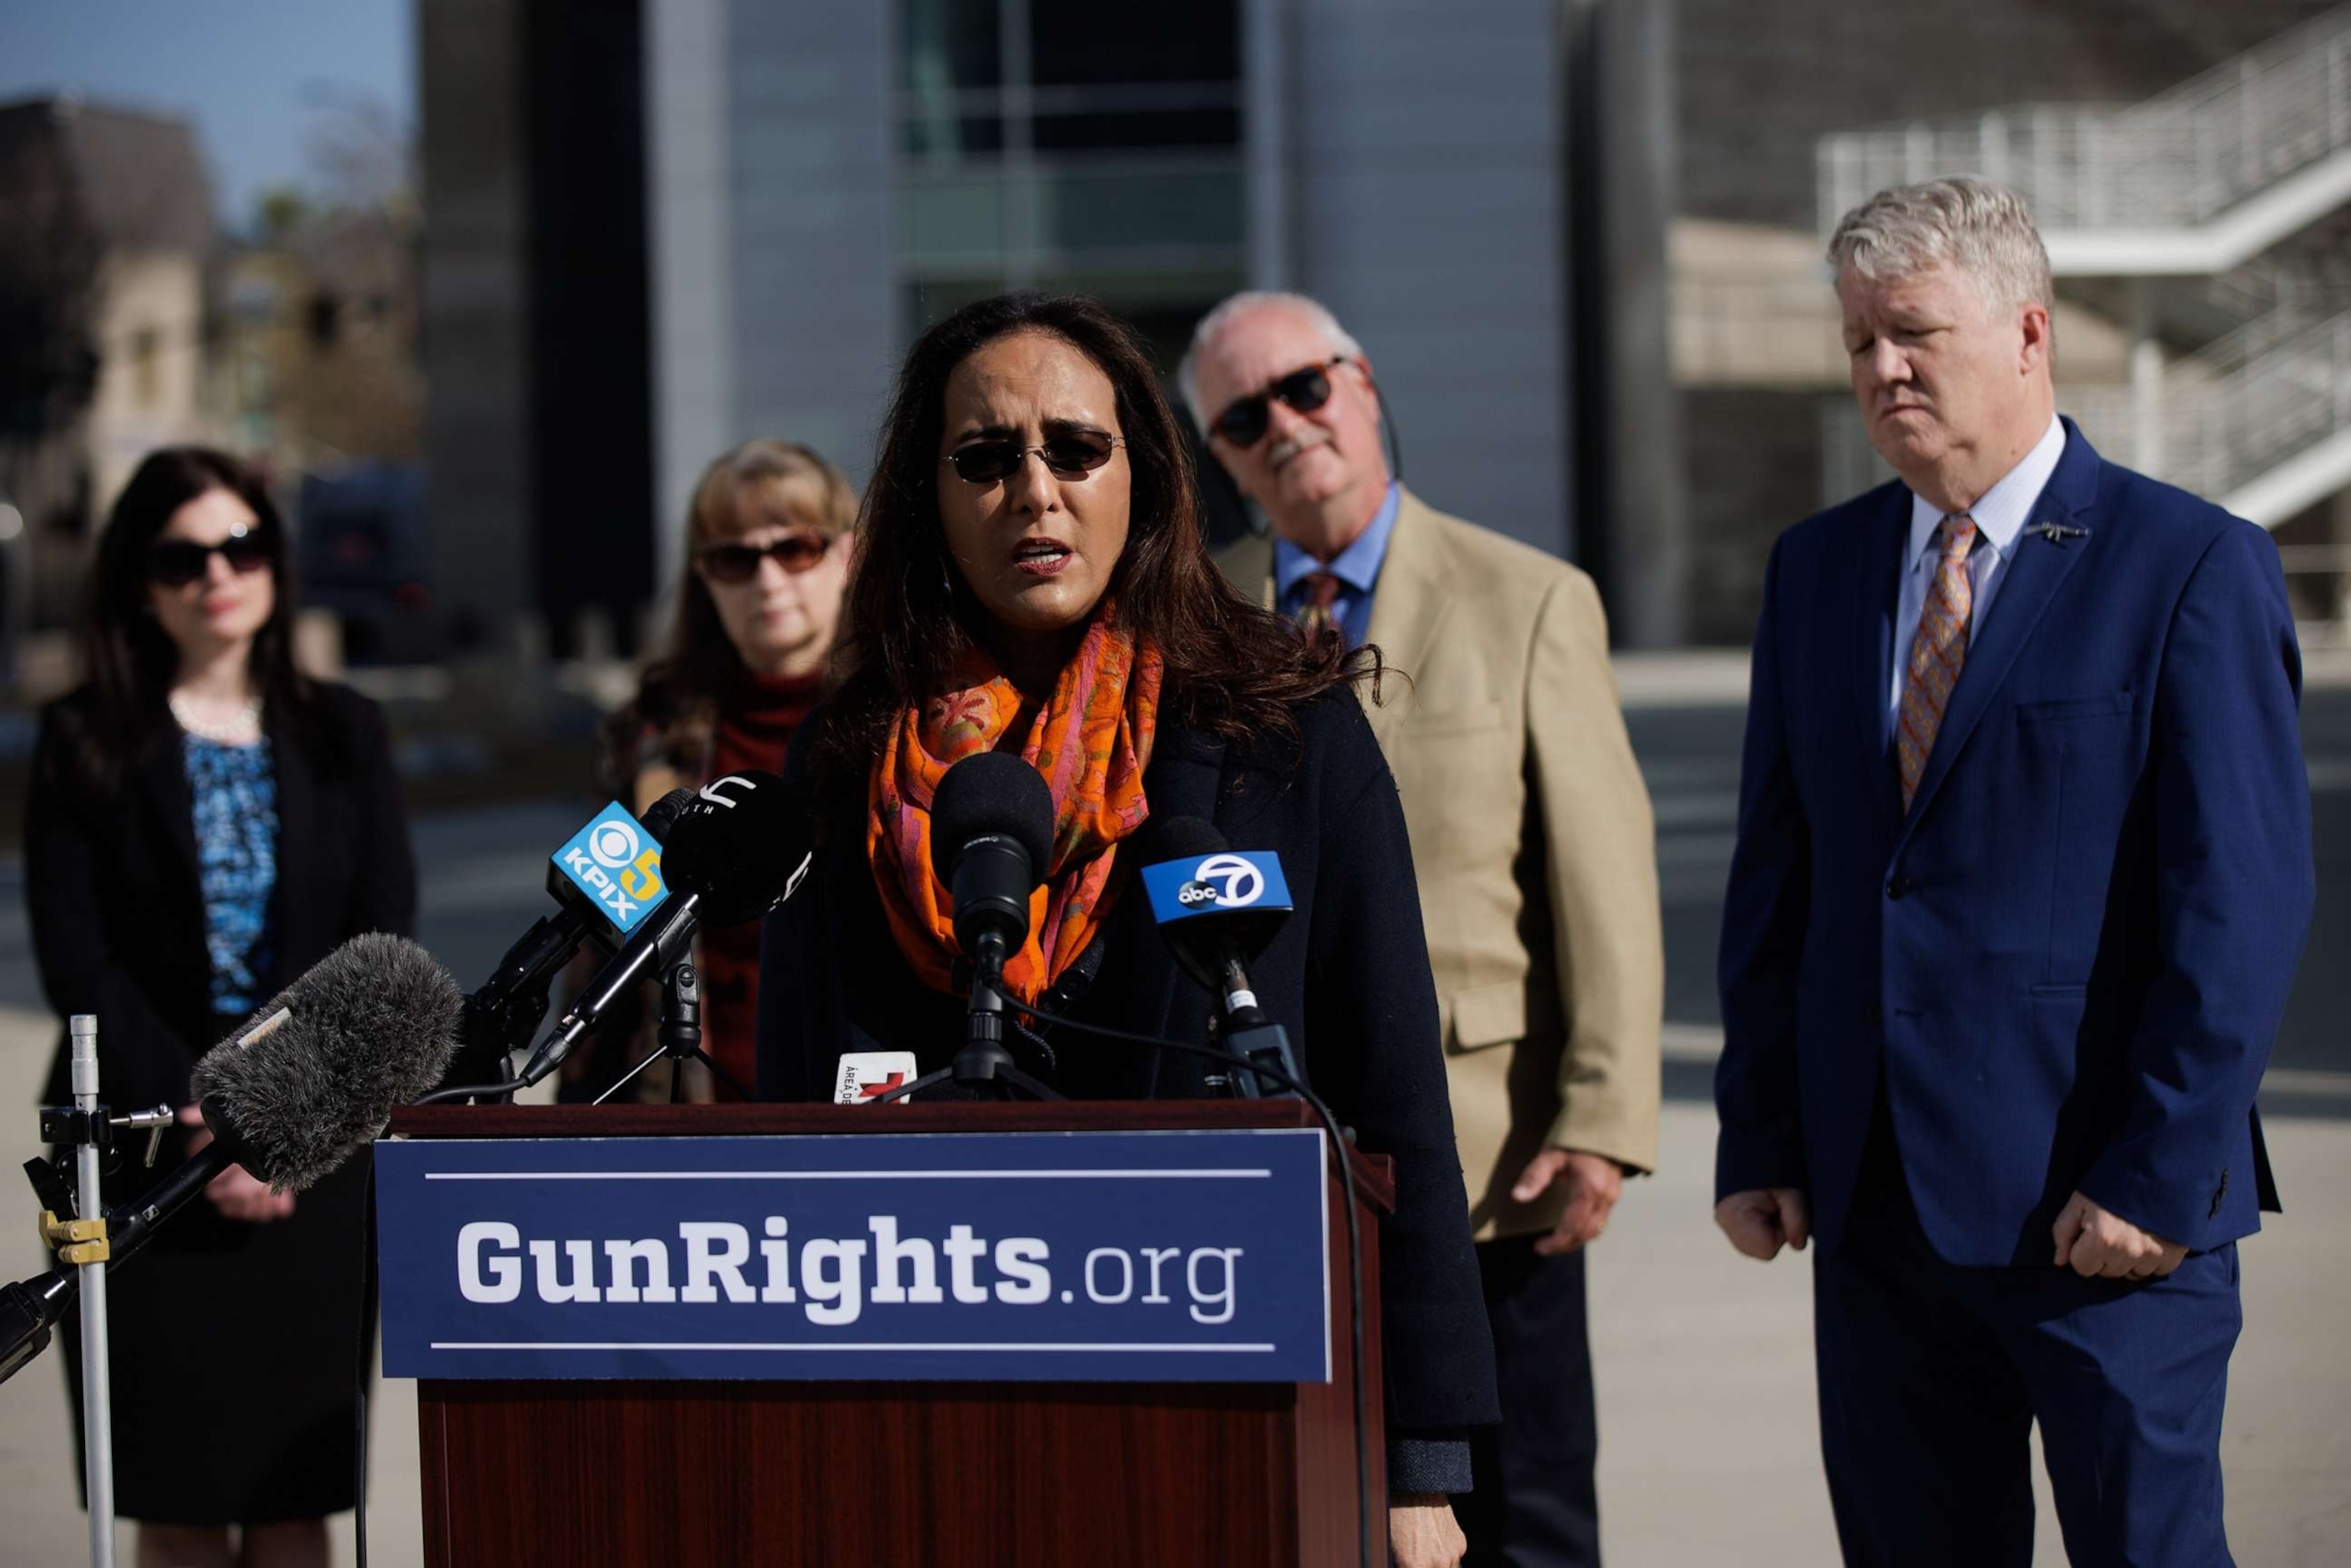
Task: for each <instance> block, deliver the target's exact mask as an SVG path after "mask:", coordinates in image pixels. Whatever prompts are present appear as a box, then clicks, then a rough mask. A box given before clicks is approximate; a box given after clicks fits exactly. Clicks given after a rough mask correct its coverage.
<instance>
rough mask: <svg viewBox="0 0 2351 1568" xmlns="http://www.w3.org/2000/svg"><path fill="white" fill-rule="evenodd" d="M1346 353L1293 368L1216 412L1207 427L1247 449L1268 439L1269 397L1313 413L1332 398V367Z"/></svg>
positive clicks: (1270, 415) (1270, 414)
mask: <svg viewBox="0 0 2351 1568" xmlns="http://www.w3.org/2000/svg"><path fill="white" fill-rule="evenodd" d="M1348 359H1349V356H1348V355H1345V354H1333V355H1332V356H1331V357H1330V358H1329V359H1327V360H1325V361H1322V363H1321V364H1319V365H1309V366H1307V367H1306V368H1305V369H1304V370H1302V371H1290V373H1289V374H1288V375H1286V376H1283V377H1282V378H1280V380H1279V381H1277V382H1274V383H1273V384H1272V385H1271V386H1270V387H1268V388H1266V389H1265V391H1263V392H1257V393H1253V394H1252V395H1250V396H1249V397H1245V398H1241V399H1239V400H1238V401H1237V402H1233V403H1232V404H1230V405H1229V406H1228V407H1227V408H1226V410H1225V412H1224V413H1220V414H1218V415H1217V417H1216V419H1215V420H1214V421H1213V422H1212V423H1210V424H1209V426H1208V428H1209V429H1210V430H1211V431H1214V432H1215V433H1216V434H1218V435H1221V436H1223V437H1224V438H1225V439H1226V440H1227V441H1229V442H1231V443H1232V444H1234V445H1235V446H1238V447H1240V448H1242V449H1244V450H1246V449H1248V448H1249V447H1251V446H1255V445H1256V444H1258V443H1259V442H1260V441H1262V440H1264V439H1265V431H1266V426H1267V425H1268V424H1270V423H1272V413H1273V411H1272V410H1271V409H1270V408H1269V407H1268V406H1267V404H1268V402H1269V401H1270V400H1271V399H1273V398H1280V400H1281V401H1282V402H1286V403H1288V404H1289V405H1290V407H1292V408H1294V409H1296V410H1297V411H1298V412H1299V413H1313V412H1314V411H1315V410H1316V409H1318V408H1321V407H1322V405H1323V404H1324V403H1326V402H1330V401H1331V374H1330V372H1331V370H1332V367H1333V366H1336V365H1343V364H1345V363H1346V362H1347V361H1348Z"/></svg>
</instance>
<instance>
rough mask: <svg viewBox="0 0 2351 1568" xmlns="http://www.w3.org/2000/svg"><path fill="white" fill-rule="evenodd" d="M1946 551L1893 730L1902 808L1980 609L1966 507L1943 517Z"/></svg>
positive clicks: (1923, 613)
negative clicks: (1971, 564)
mask: <svg viewBox="0 0 2351 1568" xmlns="http://www.w3.org/2000/svg"><path fill="white" fill-rule="evenodd" d="M1942 532H1943V553H1942V556H1941V558H1940V559H1938V560H1937V561H1936V563H1935V580H1934V582H1933V583H1932V584H1930V585H1929V586H1928V590H1927V602H1926V603H1925V604H1923V605H1921V606H1920V607H1919V610H1918V634H1917V636H1916V637H1913V638H1912V639H1911V640H1910V664H1909V670H1908V675H1907V679H1905V680H1904V681H1903V683H1902V716H1901V720H1900V722H1899V724H1898V725H1897V726H1896V729H1895V734H1894V749H1895V753H1896V756H1897V757H1898V758H1900V760H1901V764H1902V810H1904V811H1906V812H1907V811H1908V810H1910V798H1911V797H1912V796H1914V795H1916V794H1917V792H1918V779H1919V778H1920V777H1921V776H1922V775H1924V774H1925V773H1926V771H1927V758H1928V757H1929V756H1931V755H1933V753H1934V750H1935V735H1936V732H1937V731H1938V730H1939V729H1941V728H1942V727H1943V710H1944V709H1945V708H1946V707H1948V706H1950V701H1951V688H1952V687H1953V686H1954V685H1958V684H1959V669H1960V666H1962V665H1964V664H1966V663H1967V662H1968V616H1969V614H1970V612H1971V611H1972V610H1973V609H1974V608H1975V598H1976V589H1975V581H1974V580H1973V579H1971V578H1970V577H1969V576H1968V552H1969V551H1970V549H1974V548H1975V542H1976V520H1975V519H1974V518H1973V517H1969V516H1968V515H1967V514H1966V513H1964V512H1959V513H1954V514H1953V515H1952V516H1950V517H1945V518H1944V519H1943V529H1942Z"/></svg>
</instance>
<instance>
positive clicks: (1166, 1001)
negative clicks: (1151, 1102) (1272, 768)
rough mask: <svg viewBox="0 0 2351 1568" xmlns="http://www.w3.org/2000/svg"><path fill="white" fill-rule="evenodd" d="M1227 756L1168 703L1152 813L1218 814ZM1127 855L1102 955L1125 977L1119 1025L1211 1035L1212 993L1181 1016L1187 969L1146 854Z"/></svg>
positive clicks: (1210, 817)
mask: <svg viewBox="0 0 2351 1568" xmlns="http://www.w3.org/2000/svg"><path fill="white" fill-rule="evenodd" d="M1224 759H1225V748H1224V744H1223V742H1221V741H1219V740H1217V739H1216V738H1215V737H1213V736H1206V735H1201V734H1198V733H1196V731H1194V730H1192V729H1191V728H1189V727H1186V725H1185V724H1184V723H1183V722H1182V721H1181V720H1180V719H1176V718H1174V717H1172V716H1168V715H1167V714H1165V712H1164V710H1163V713H1162V716H1161V718H1160V722H1159V733H1158V736H1157V737H1156V739H1155V742H1154V744H1153V748H1152V757H1151V767H1150V768H1149V770H1148V771H1147V772H1146V773H1145V774H1144V794H1145V797H1146V798H1147V799H1148V800H1150V802H1151V814H1152V815H1153V816H1154V817H1155V818H1159V819H1161V820H1163V821H1165V820H1167V819H1170V818H1175V817H1197V818H1199V819H1200V820H1201V821H1214V820H1215V818H1216V814H1217V793H1218V785H1219V783H1220V781H1221V779H1223V776H1224ZM1120 859H1121V862H1122V864H1121V867H1120V871H1121V874H1122V876H1123V878H1124V879H1127V885H1126V890H1125V892H1124V893H1123V894H1122V895H1121V896H1120V899H1119V911H1118V913H1117V914H1116V915H1113V917H1112V930H1111V933H1110V936H1109V937H1108V940H1109V942H1110V944H1111V946H1110V949H1109V950H1108V951H1107V952H1106V953H1105V954H1104V955H1103V963H1102V969H1103V971H1104V972H1105V973H1109V974H1114V975H1117V976H1119V977H1120V986H1121V995H1120V997H1119V998H1118V1002H1117V1007H1116V1009H1115V1016H1116V1018H1117V1020H1118V1021H1117V1027H1119V1028H1122V1029H1126V1030H1133V1031H1134V1032H1135V1033H1137V1034H1149V1035H1156V1036H1158V1037H1159V1038H1161V1039H1163V1040H1197V1039H1200V1038H1203V1036H1204V1031H1205V1030H1207V1012H1206V993H1200V996H1201V1005H1202V1010H1201V1013H1200V1016H1199V1017H1198V1018H1196V1019H1176V1018H1175V1016H1174V1015H1175V1010H1176V988H1175V987H1176V981H1177V980H1178V979H1179V978H1180V974H1179V972H1178V970H1177V969H1176V967H1175V960H1174V958H1172V957H1171V956H1169V955H1168V952H1167V944H1166V941H1165V938H1163V937H1162V936H1160V935H1159V925H1158V922H1157V921H1155V919H1153V918H1152V915H1151V901H1150V900H1149V899H1148V898H1146V897H1145V896H1144V892H1143V887H1142V884H1141V882H1140V880H1139V878H1138V875H1137V873H1140V871H1141V870H1142V862H1140V861H1139V860H1138V861H1136V862H1134V863H1132V864H1128V863H1124V862H1125V852H1124V851H1123V849H1122V851H1121V852H1120ZM1152 1061H1153V1062H1154V1063H1155V1066H1154V1067H1153V1069H1152V1076H1151V1081H1150V1087H1149V1088H1147V1089H1145V1090H1144V1091H1142V1092H1144V1094H1145V1095H1146V1097H1150V1096H1153V1095H1155V1093H1156V1092H1157V1080H1158V1078H1159V1076H1160V1075H1161V1074H1162V1073H1163V1072H1164V1071H1165V1069H1166V1066H1167V1062H1166V1059H1165V1057H1164V1056H1155V1057H1154V1058H1152Z"/></svg>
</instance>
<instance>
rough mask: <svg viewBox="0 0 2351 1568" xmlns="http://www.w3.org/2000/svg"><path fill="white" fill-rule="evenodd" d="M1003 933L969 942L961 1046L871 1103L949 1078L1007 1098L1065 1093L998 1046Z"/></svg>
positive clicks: (1061, 1096)
mask: <svg viewBox="0 0 2351 1568" xmlns="http://www.w3.org/2000/svg"><path fill="white" fill-rule="evenodd" d="M1006 956H1007V955H1006V943H1005V940H1004V934H1003V933H1002V932H1001V931H997V930H986V931H982V932H981V933H980V934H979V936H978V938H977V940H976V941H974V942H973V943H972V955H971V1008H970V1009H969V1011H968V1012H967V1014H966V1015H965V1016H966V1019H967V1033H966V1034H965V1036H964V1044H963V1049H962V1050H961V1051H956V1058H955V1061H953V1062H951V1063H949V1064H948V1065H947V1066H945V1067H942V1068H940V1069H938V1070H937V1071H935V1072H925V1073H924V1074H923V1075H922V1076H921V1077H920V1078H917V1079H915V1080H914V1082H911V1083H902V1084H900V1085H899V1086H898V1087H897V1088H895V1089H893V1090H891V1091H890V1092H888V1093H887V1094H877V1095H875V1096H874V1097H873V1101H872V1103H874V1104H877V1105H878V1104H881V1103H883V1102H884V1101H890V1100H904V1099H905V1098H906V1097H907V1096H908V1095H910V1094H913V1093H914V1092H915V1091H917V1090H921V1089H928V1088H931V1087H934V1086H935V1085H937V1084H940V1083H945V1082H948V1081H949V1080H950V1079H952V1080H953V1081H954V1082H956V1083H958V1084H960V1085H962V1086H963V1087H964V1088H966V1089H978V1090H983V1091H986V1092H990V1093H993V1094H996V1095H997V1096H998V1097H999V1098H1002V1099H1011V1098H1012V1097H1013V1096H1014V1095H1017V1094H1025V1095H1027V1096H1028V1097H1029V1099H1031V1100H1062V1099H1066V1098H1068V1096H1066V1095H1064V1094H1062V1093H1061V1092H1059V1091H1057V1090H1054V1089H1052V1088H1050V1087H1048V1086H1047V1085H1046V1084H1043V1083H1040V1082H1038V1081H1037V1080H1036V1079H1034V1078H1031V1077H1030V1076H1029V1074H1027V1073H1026V1072H1023V1071H1020V1069H1019V1068H1018V1067H1016V1066H1014V1065H1013V1063H1012V1053H1011V1052H1010V1051H1007V1050H1006V1049H1005V1048H1004V1011H1005V1009H1004V960H1005V957H1006Z"/></svg>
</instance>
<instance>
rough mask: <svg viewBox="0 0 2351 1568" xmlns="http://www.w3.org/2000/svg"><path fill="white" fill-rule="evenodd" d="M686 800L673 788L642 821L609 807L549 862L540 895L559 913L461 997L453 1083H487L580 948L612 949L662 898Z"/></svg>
mask: <svg viewBox="0 0 2351 1568" xmlns="http://www.w3.org/2000/svg"><path fill="white" fill-rule="evenodd" d="M693 800H694V791H693V790H691V789H673V790H671V791H670V792H669V793H668V794H666V795H664V796H663V797H662V798H661V799H660V800H656V801H654V802H653V804H652V805H651V806H649V807H647V808H646V809H645V814H644V818H643V821H639V820H638V819H637V818H634V817H632V816H630V815H629V813H628V812H627V811H625V810H622V807H621V804H620V802H619V801H617V800H616V801H614V802H612V803H611V805H608V806H606V807H605V808H604V809H603V810H601V811H599V812H597V813H596V815H595V816H594V817H593V818H591V819H590V820H589V821H588V823H587V825H586V826H584V827H582V828H581V829H580V831H578V832H576V833H574V834H572V835H571V837H570V839H569V841H566V842H565V843H564V845H563V846H562V848H560V849H559V850H557V851H556V852H554V853H553V854H551V855H549V857H548V867H547V891H548V892H549V893H550V894H554V895H555V900H556V902H557V903H558V904H561V905H562V908H561V909H559V911H558V912H557V913H555V914H553V915H547V916H544V917H543V918H541V919H540V920H539V921H538V923H537V924H536V925H532V926H531V928H530V929H529V930H528V931H526V932H524V933H523V935H522V937H521V939H520V940H519V941H517V942H516V943H515V945H514V946H511V947H509V948H507V956H505V957H504V958H501V959H500V960H498V967H496V969H494V970H492V971H491V972H490V977H489V978H488V979H487V980H486V981H484V982H483V984H482V987H481V988H480V989H479V990H476V991H475V992H474V994H473V995H472V996H470V997H467V998H465V1019H464V1022H463V1025H462V1026H461V1028H460V1030H459V1040H460V1045H459V1050H460V1052H461V1054H462V1056H463V1057H464V1059H465V1061H466V1063H467V1065H466V1066H465V1068H464V1069H463V1070H461V1071H460V1074H459V1076H460V1077H466V1078H486V1077H488V1076H489V1075H490V1073H491V1071H492V1065H493V1063H495V1062H497V1061H503V1059H504V1058H505V1057H506V1055H507V1052H508V1051H514V1050H516V1049H517V1047H519V1046H521V1045H523V1044H524V1043H525V1042H527V1041H528V1040H529V1039H530V1037H531V1036H532V1035H533V1034H535V1033H537V1032H538V1021H539V1019H543V1018H545V1017H546V1016H547V992H548V988H549V986H550V985H552V984H553V983H554V981H555V977H556V976H557V975H559V974H560V973H561V972H562V970H563V967H564V966H565V965H566V964H569V962H570V961H571V955H572V954H574V953H576V952H578V951H579V950H580V946H581V945H582V944H583V943H586V942H590V941H592V942H594V943H595V944H596V945H597V946H599V947H600V948H602V949H604V950H605V951H607V952H609V951H610V950H611V948H612V946H613V945H614V944H615V943H616V942H617V941H618V940H619V939H620V937H621V936H625V935H626V934H627V933H628V931H629V930H630V929H631V928H632V926H634V925H636V924H637V923H638V922H639V921H641V920H643V918H644V916H645V914H646V912H648V911H650V910H652V909H653V908H654V907H655V906H656V905H658V904H661V903H662V902H663V901H664V899H665V898H666V897H667V895H668V888H667V886H666V885H665V884H664V882H663V880H662V865H661V849H662V845H663V842H664V841H665V840H666V839H667V838H668V836H669V832H670V828H671V825H672V824H673V823H674V822H675V821H677V818H678V814H679V813H680V812H681V811H683V810H685V808H686V807H687V806H688V805H689V804H691V803H692V802H693ZM645 838H650V839H652V840H653V844H652V845H651V846H650V847H648V846H646V845H645V844H644V843H643V839H645ZM501 1071H503V1070H502V1069H501Z"/></svg>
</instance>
